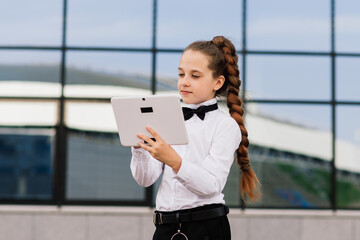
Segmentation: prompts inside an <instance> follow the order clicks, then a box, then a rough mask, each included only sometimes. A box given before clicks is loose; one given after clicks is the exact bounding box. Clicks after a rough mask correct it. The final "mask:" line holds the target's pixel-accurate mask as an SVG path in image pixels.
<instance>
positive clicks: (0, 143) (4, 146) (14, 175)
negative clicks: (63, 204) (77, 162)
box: [0, 127, 55, 200]
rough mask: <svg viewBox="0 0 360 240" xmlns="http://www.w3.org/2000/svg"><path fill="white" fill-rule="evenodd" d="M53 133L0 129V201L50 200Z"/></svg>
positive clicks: (44, 130) (36, 130) (38, 130)
mask: <svg viewBox="0 0 360 240" xmlns="http://www.w3.org/2000/svg"><path fill="white" fill-rule="evenodd" d="M54 132H55V131H54V130H52V129H40V128H36V129H31V128H6V127H0V199H13V200H15V199H16V200H50V199H52V178H53V176H52V175H53V169H52V168H53V167H52V166H53V164H52V162H53V160H52V157H53V144H54Z"/></svg>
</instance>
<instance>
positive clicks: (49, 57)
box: [0, 50, 61, 97]
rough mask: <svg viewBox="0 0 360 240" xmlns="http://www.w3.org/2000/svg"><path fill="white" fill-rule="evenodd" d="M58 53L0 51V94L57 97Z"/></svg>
mask: <svg viewBox="0 0 360 240" xmlns="http://www.w3.org/2000/svg"><path fill="white" fill-rule="evenodd" d="M59 77H60V52H58V51H55V52H52V51H22V50H13V51H10V50H6V51H0V96H19V97H20V96H21V97H38V96H41V97H58V96H60V94H61V88H60V84H59V83H60V80H59Z"/></svg>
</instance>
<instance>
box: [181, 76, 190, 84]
mask: <svg viewBox="0 0 360 240" xmlns="http://www.w3.org/2000/svg"><path fill="white" fill-rule="evenodd" d="M189 84H190V81H189V78H188V77H186V76H184V77H183V78H182V79H181V85H184V86H189Z"/></svg>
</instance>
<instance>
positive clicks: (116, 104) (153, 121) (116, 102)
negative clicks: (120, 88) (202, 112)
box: [111, 95, 188, 146]
mask: <svg viewBox="0 0 360 240" xmlns="http://www.w3.org/2000/svg"><path fill="white" fill-rule="evenodd" d="M111 105H112V107H113V111H114V115H115V120H116V125H117V128H118V132H119V136H120V142H121V144H122V145H123V146H137V145H138V142H139V141H142V140H141V139H139V138H138V137H137V136H136V135H137V134H138V133H141V134H144V135H146V136H149V137H151V138H152V135H151V134H150V133H149V132H148V131H147V130H146V129H145V126H147V125H148V126H150V127H151V128H153V129H154V130H155V131H156V132H157V133H158V134H159V135H160V137H161V138H162V139H163V140H164V141H165V142H166V143H168V144H171V145H179V144H187V143H188V136H187V132H186V128H185V121H184V117H183V113H182V108H181V103H180V99H179V97H177V96H164V95H151V96H139V97H113V98H111Z"/></svg>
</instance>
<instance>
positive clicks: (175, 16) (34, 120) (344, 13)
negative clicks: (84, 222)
mask: <svg viewBox="0 0 360 240" xmlns="http://www.w3.org/2000/svg"><path fill="white" fill-rule="evenodd" d="M19 4H20V2H19V1H11V2H10V1H6V3H5V4H3V6H2V9H3V10H4V11H3V14H1V16H0V33H1V39H0V203H6V204H9V203H11V204H16V203H21V204H23V203H30V204H54V205H55V204H56V205H67V204H80V205H82V204H84V205H126V206H129V205H136V206H154V203H155V198H156V192H157V188H158V186H159V181H157V182H156V184H154V186H151V187H149V188H142V187H140V186H138V185H137V183H136V182H135V181H134V179H133V178H132V176H131V172H130V168H129V165H130V158H131V152H130V149H129V148H125V147H122V146H121V145H120V142H119V137H118V134H117V131H116V124H115V121H114V116H113V113H112V108H111V105H110V101H109V100H110V98H111V97H113V96H131V95H151V94H178V93H177V75H178V70H177V68H178V64H179V61H180V57H181V53H182V50H183V49H184V48H185V47H186V46H187V45H188V44H189V43H191V42H192V41H195V40H210V39H211V38H212V37H214V36H216V35H224V36H225V37H227V38H229V39H230V40H231V41H232V42H233V43H234V45H235V47H236V49H237V51H238V56H239V69H240V76H241V80H242V86H241V93H242V97H243V100H244V103H245V105H244V106H245V109H246V115H245V124H246V126H247V129H248V132H249V140H250V147H249V153H250V163H251V165H252V167H253V169H254V170H255V172H256V173H257V175H258V177H259V179H260V181H261V184H262V194H263V198H262V199H261V200H260V201H259V202H256V203H252V202H249V201H245V202H244V201H242V200H241V198H240V192H239V189H240V184H239V180H240V175H241V171H240V170H239V167H238V165H237V164H236V161H235V162H234V164H233V166H232V168H231V172H230V175H229V177H228V182H227V184H226V186H225V189H224V194H225V200H226V203H227V204H228V205H229V206H231V207H242V208H295V209H298V208H300V209H303V208H311V209H359V208H360V202H359V199H360V185H359V182H360V147H359V146H360V140H359V139H360V132H359V131H360V130H359V123H358V119H360V111H359V109H360V98H359V94H358V89H360V85H359V82H360V81H358V78H359V75H360V72H359V68H358V66H359V64H360V49H359V44H358V42H359V39H360V35H359V32H360V29H359V26H358V24H356V23H357V22H359V15H360V12H359V3H358V2H357V1H355V0H346V1H340V0H332V1H325V0H320V1H316V2H314V1H309V0H305V1H301V2H297V3H294V2H291V3H290V2H288V1H284V0H276V1H271V2H269V1H263V0H261V1H257V2H254V1H248V0H225V1H222V2H221V4H219V1H214V0H211V1H203V0H201V1H195V2H194V1H189V0H185V1H181V2H177V3H175V2H169V1H164V0H153V1H138V0H136V1H130V2H129V1H127V2H126V1H114V0H106V1H102V2H96V1H73V0H58V1H51V2H48V1H44V0H36V1H32V2H31V4H30V3H23V2H21V6H22V7H21V8H19V7H18V6H19ZM84 6H86V7H84ZM189 6H191V7H189ZM310 6H311V7H310ZM269 9H270V10H271V11H269ZM220 105H221V106H220V107H221V109H223V110H224V111H226V112H227V109H226V106H225V104H223V103H221V104H220Z"/></svg>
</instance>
